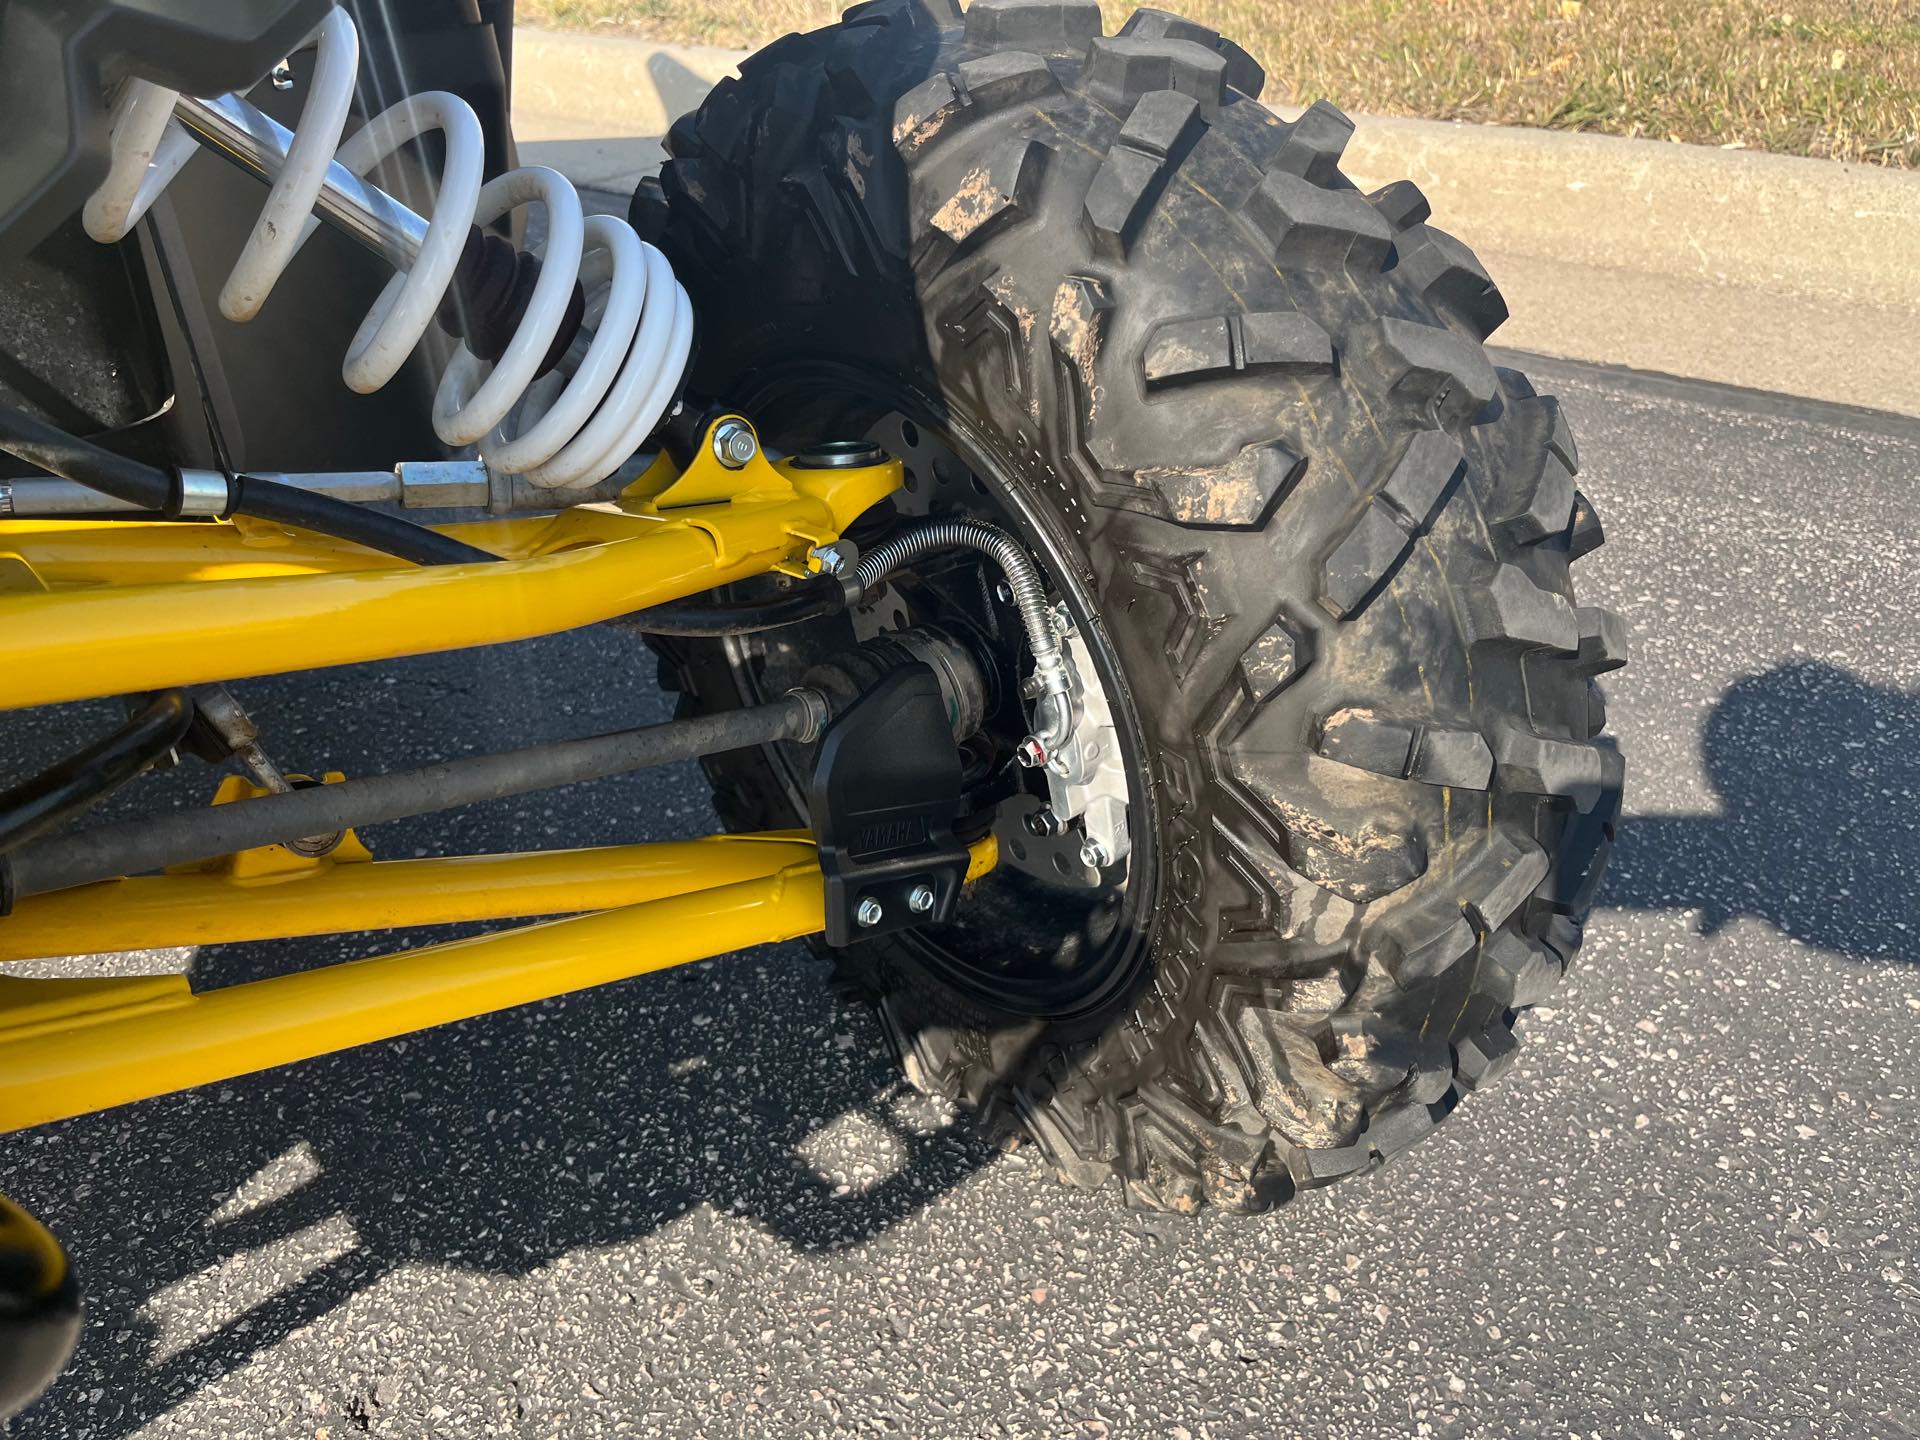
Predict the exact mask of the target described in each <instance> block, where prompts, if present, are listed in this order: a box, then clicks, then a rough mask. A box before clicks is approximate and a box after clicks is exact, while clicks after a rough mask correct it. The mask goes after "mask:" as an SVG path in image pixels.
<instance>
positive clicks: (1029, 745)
mask: <svg viewBox="0 0 1920 1440" xmlns="http://www.w3.org/2000/svg"><path fill="white" fill-rule="evenodd" d="M1013 758H1014V759H1016V760H1018V761H1019V762H1020V763H1021V764H1022V765H1024V766H1025V767H1026V768H1027V769H1029V770H1038V769H1039V768H1040V767H1041V766H1042V765H1044V764H1046V763H1047V747H1046V746H1044V745H1042V744H1041V743H1040V742H1039V741H1038V740H1036V739H1035V738H1034V737H1033V736H1031V735H1029V736H1027V738H1026V739H1024V740H1022V741H1021V742H1020V743H1019V744H1018V745H1016V746H1014V747H1013Z"/></svg>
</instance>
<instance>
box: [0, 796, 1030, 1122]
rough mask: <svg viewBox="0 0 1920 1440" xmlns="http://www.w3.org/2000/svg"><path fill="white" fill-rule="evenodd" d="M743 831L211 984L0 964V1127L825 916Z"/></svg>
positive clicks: (255, 1067) (985, 845)
mask: <svg viewBox="0 0 1920 1440" xmlns="http://www.w3.org/2000/svg"><path fill="white" fill-rule="evenodd" d="M720 843H726V842H720ZM741 843H742V848H743V849H746V848H748V847H749V846H750V847H751V851H752V854H753V856H754V857H755V858H756V859H757V860H758V861H759V864H760V867H761V873H759V874H757V875H754V876H752V877H750V878H744V879H738V880H734V881H732V882H730V883H728V884H722V885H714V886H711V887H709V888H705V889H700V890H694V891H691V892H689V893H685V894H678V895H666V896H663V897H662V898H660V899H656V900H649V901H645V902H643V903H641V904H637V905H628V906H625V907H623V908H621V909H618V910H608V911H603V912H601V913H599V914H594V915H583V916H579V917H577V918H575V919H571V920H554V921H549V922H547V923H545V924H540V925H529V926H526V927H524V928H521V929H518V930H509V931H505V932H503V933H498V934H493V935H480V936H475V937H473V938H472V939H468V940H455V941H452V942H450V943H447V944H444V945H433V946H426V947H423V948H421V949H418V950H405V951H400V952H398V953H396V954H391V955H382V956H377V957H375V958H373V959H370V960H355V961H349V962H346V963H343V964H337V965H328V966H323V967H321V968H319V969H315V970H305V971H300V972H298V973H296V974H292V975H282V976H276V977H275V978H273V979H269V980H254V981H249V982H247V983H245V984H241V985H230V986H226V987H223V988H221V989H217V990H210V991H207V992H205V993H204V994H195V993H194V992H193V990H192V987H191V986H190V985H189V984H188V981H187V978H186V977H185V976H183V975H154V976H143V977H138V978H134V979H109V980H27V979H20V978H17V977H12V976H0V1132H4V1131H8V1130H19V1129H24V1128H26V1127H28V1126H32V1125H42V1124H46V1123H48V1122H50V1121H54V1120H64V1119H68V1118H71V1117H72V1116H75V1115H85V1114H90V1113H92V1112H93V1111H96V1110H105V1109H110V1108H112V1107H113V1106H116V1105H124V1104H129V1103H131V1102H132V1101H135V1100H142V1099H146V1098H148V1097H150V1096H154V1095H164V1094H169V1093H171V1092H173V1091H176V1090H186V1089H190V1088H192V1087H193V1086H196V1085H205V1084H209V1083H211V1082H212V1081H215V1080H225V1079H231V1078H232V1077H234V1076H237V1075H249V1074H253V1073H255V1072H257V1071H261V1070H270V1069H274V1068H276V1067H278V1066H281V1065H289V1064H292V1063H294V1062H296V1061H299V1060H308V1059H312V1058H314V1057H315V1056H319V1055H328V1054H332V1053H334V1052H335V1051H339V1050H347V1049H351V1048H353V1047H354V1046H357V1045H366V1044H370V1043H372V1042H374V1041H376V1040H389V1039H392V1038H394V1037H395V1036H399V1035H408V1034H411V1033H413V1032H414V1031H416V1030H425V1029H429V1028H431V1027H433V1026H435V1025H445V1024H449V1023H451V1022H452V1021H455V1020H466V1019H470V1018H472V1017H474V1016H476V1015H485V1014H490V1013H492V1012H494V1011H497V1010H507V1009H511V1008H513V1007H514V1006H516V1005H525V1004H528V1003H529V1002H531V1001H534V1000H544V999H547V998H549V997H551V996H554V995H562V994H566V993H568V992H570V991H574V990H584V989H588V988H590V987H592V986H595V985H605V984H607V983H609V982H611V981H614V980H624V979H627V978H629V977H632V976H635V975H645V974H649V973H651V972H653V971H656V970H664V969H667V968H669V967H671V966H674V965H684V964H687V963H689V962H691V961H694V960H704V959H707V958H709V957H711V956H714V955H722V954H726V953H727V952H729V951H733V950H739V949H743V948H745V947H747V946H749V945H764V944H770V943H773V942H775V941H779V940H792V939H797V938H798V937H800V936H802V935H811V934H813V933H815V932H816V931H818V930H819V929H821V927H822V926H823V925H824V924H825V911H824V904H825V902H824V899H823V894H822V885H821V880H820V867H819V863H818V860H817V859H816V858H815V857H814V856H813V855H812V854H810V853H803V852H802V851H801V847H800V844H799V843H798V841H797V839H796V838H795V837H793V836H791V835H788V834H784V833H777V834H775V835H771V836H758V837H750V838H749V839H748V840H746V841H744V842H741ZM795 856H801V858H797V859H796V858H792V857H795ZM997 858H998V851H997V848H996V846H995V844H994V841H993V838H992V837H991V836H988V837H987V838H985V839H984V840H981V841H979V842H977V843H976V844H975V845H974V846H973V849H972V852H971V857H970V862H969V865H968V869H967V878H968V880H970V881H971V880H973V879H976V878H978V877H979V876H980V875H983V874H985V873H986V872H987V871H988V870H990V869H991V868H992V867H993V865H994V863H995V861H996V859H997ZM741 863H742V864H743V865H744V864H745V863H746V862H745V861H744V860H743V861H742V862H741ZM341 868H343V869H350V868H372V867H370V866H363V867H341Z"/></svg>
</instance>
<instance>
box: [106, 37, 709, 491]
mask: <svg viewBox="0 0 1920 1440" xmlns="http://www.w3.org/2000/svg"><path fill="white" fill-rule="evenodd" d="M306 45H313V46H315V47H317V50H318V54H317V56H316V60H315V64H314V72H313V82H312V88H311V93H310V94H309V96H308V98H307V102H306V104H305V105H304V106H303V107H302V108H301V111H300V124H299V126H298V127H297V130H296V132H295V135H294V141H293V145H292V147H291V148H290V150H289V151H288V154H287V161H286V164H285V166H284V167H283V168H282V169H281V171H280V174H279V175H278V176H277V177H276V178H275V180H274V182H273V185H272V188H271V190H270V191H269V193H268V195H267V203H266V206H265V207H264V208H263V209H262V210H261V212H260V216H259V219H258V220H256V221H255V222H254V227H253V234H252V235H251V236H250V237H249V238H248V240H247V243H246V245H245V247H244V248H243V249H242V250H241V253H240V258H239V260H237V261H236V262H235V263H234V267H233V271H232V273H231V274H230V275H229V276H228V277H227V282H226V284H225V286H224V287H223V288H222V289H221V292H220V312H221V314H223V315H225V316H226V317H227V318H228V319H229V320H234V321H244V320H251V319H252V318H253V317H254V316H255V315H256V314H258V313H259V310H260V306H261V305H262V304H263V303H264V302H265V300H266V298H267V295H268V292H269V291H271V290H272V288H273V284H274V282H275V281H276V280H278V279H279V278H280V275H281V272H283V271H284V270H285V269H286V268H287V266H288V264H289V263H291V261H292V260H293V257H294V256H295V255H296V254H298V253H299V250H300V247H301V246H302V245H304V244H305V243H306V241H307V237H308V236H309V235H311V234H312V233H313V231H314V230H315V229H317V228H318V226H319V221H318V220H317V219H315V218H314V216H313V214H312V211H313V205H314V201H315V200H316V199H317V198H318V197H319V194H320V190H321V186H322V184H323V182H324V180H325V178H326V172H327V167H328V164H329V163H330V162H332V161H335V160H338V161H339V162H340V164H341V165H343V166H345V167H346V168H347V169H348V170H351V171H352V172H353V173H354V174H355V175H358V176H362V177H364V176H365V175H366V174H367V173H368V172H369V171H370V170H372V169H373V167H374V166H375V165H377V164H379V163H380V162H381V161H382V160H385V159H386V158H387V157H388V156H390V155H392V154H393V153H394V152H395V151H397V150H398V149H399V148H400V147H401V146H402V145H404V144H406V143H407V142H408V141H411V140H414V139H417V138H419V137H420V136H422V135H424V134H427V133H428V132H430V131H435V130H437V131H439V132H440V133H441V134H442V135H444V136H445V137H446V163H445V166H444V168H443V169H442V171H441V174H440V178H439V185H438V193H437V194H436V196H435V199H434V204H433V213H432V215H431V216H429V217H428V230H427V238H426V241H425V243H424V244H423V245H422V246H421V249H420V254H419V256H418V258H417V259H416V260H415V262H414V264H413V266H412V268H411V269H409V270H405V271H402V272H400V273H399V274H396V275H395V276H394V277H393V279H392V280H391V281H389V282H388V284H387V286H386V288H385V289H384V290H383V291H381V293H380V296H379V298H378V299H377V300H375V301H374V304H373V308H372V309H371V310H369V311H368V312H367V316H366V319H365V320H363V321H362V322H361V324H360V329H359V332H358V333H357V334H356V335H355V336H354V338H353V343H352V345H351V346H350V347H349V348H348V350H347V358H346V362H345V364H344V365H343V366H342V367H341V375H342V378H344V379H345V381H346V383H347V385H348V386H349V387H351V388H352V389H354V390H356V391H359V392H360V393H361V394H368V393H370V392H372V391H374V390H377V389H379V388H380V387H381V386H382V385H384V384H386V382H387V381H388V380H390V379H392V378H393V376H394V374H395V373H396V372H397V371H398V370H399V369H400V367H401V365H402V364H403V363H404V362H405V360H406V358H407V356H408V355H410V354H411V353H412V352H413V349H414V346H415V345H417V344H418V343H419V341H420V338H421V336H423V335H424V334H425V333H426V331H427V328H428V327H429V326H430V325H431V324H432V323H433V319H434V315H435V313H436V312H437V310H438V308H439V305H440V301H441V298H442V297H443V296H444V295H445V294H446V290H447V286H448V285H449V284H450V283H451V281H452V279H453V272H454V266H455V264H456V263H457V262H458V261H459V258H460V252H461V249H462V248H463V247H464V245H465V244H466V239H467V234H468V230H469V228H470V227H471V226H473V225H488V224H491V223H492V222H493V221H495V220H497V219H499V218H500V217H501V216H502V215H504V214H506V213H507V212H508V211H510V210H513V209H516V208H518V207H519V206H522V205H526V204H529V203H532V202H536V201H537V202H538V203H539V204H540V205H541V206H542V207H543V208H544V210H545V213H546V223H547V235H546V241H545V244H544V245H543V246H542V247H541V250H540V257H541V266H540V277H539V280H538V281H537V282H536V283H535V285H534V288H533V295H532V298H531V300H530V302H529V303H528V305H527V310H526V314H525V315H524V316H522V318H521V320H520V323H519V326H518V327H517V329H516V330H515V332H514V336H513V339H512V340H511V341H510V342H509V343H508V345H507V347H506V350H505V352H504V353H503V354H502V355H501V356H500V358H499V360H498V361H496V362H495V363H494V364H492V365H491V366H489V365H488V364H487V362H486V361H484V360H481V359H479V358H478V357H477V356H475V355H474V353H473V352H472V351H471V350H470V349H468V348H467V347H466V346H464V345H463V346H461V348H460V350H459V352H458V353H457V354H456V355H455V356H454V358H453V361H452V363H451V364H449V365H448V366H447V369H446V373H445V374H443V375H442V376H441V377H440V387H439V389H438V391H437V392H436V393H435V395H434V401H433V428H434V431H435V433H436V434H438V435H439V437H440V438H441V439H442V440H444V441H445V442H446V443H447V444H449V445H454V446H467V445H476V444H477V445H479V447H480V454H481V457H482V458H483V459H484V460H485V461H486V462H487V465H488V466H489V467H490V468H491V469H493V470H495V471H499V472H502V473H505V474H513V475H524V476H525V477H526V478H527V479H528V480H529V481H531V482H532V483H533V484H536V485H541V486H547V487H551V488H556V489H565V488H571V487H581V486H587V485H591V484H593V483H595V482H596V481H599V480H603V479H605V478H606V477H607V476H609V475H611V474H612V473H613V472H614V471H615V470H617V469H618V468H619V467H620V465H621V463H622V462H623V461H624V460H626V458H627V457H628V456H629V455H631V454H632V453H633V452H634V451H635V450H637V449H638V448H639V446H640V444H641V442H642V441H644V440H645V439H646V437H647V435H648V434H649V433H650V432H651V431H652V429H653V427H654V425H655V424H656V423H658V421H659V419H660V417H661V415H662V414H663V413H664V412H665V410H666V408H667V405H668V404H669V403H670V402H671V401H672V398H673V394H674V391H675V389H676V387H677V386H678V385H679V382H680V377H681V375H682V373H683V372H684V371H685V369H686V365H687V357H688V354H689V352H690V350H691V349H692V345H693V307H692V304H691V302H690V301H689V300H688V299H687V292H686V290H685V289H684V288H683V287H682V286H681V285H680V283H679V282H678V281H677V280H676V279H675V278H674V275H673V267H672V266H671V265H670V264H669V263H668V262H667V258H666V256H664V255H662V254H661V253H660V252H659V251H658V250H656V249H655V248H654V247H653V246H651V245H649V244H647V243H646V242H645V241H644V240H642V239H641V238H640V237H639V236H638V235H636V234H634V232H633V229H632V227H631V226H629V225H628V224H627V223H626V222H625V221H624V220H620V219H616V218H615V217H613V216H610V215H593V216H583V215H582V212H581V209H580V197H579V195H578V194H577V193H576V192H575V190H574V188H573V186H572V185H571V184H569V183H568V181H567V179H566V177H565V176H563V175H561V174H559V173H558V172H557V171H554V170H549V169H547V168H546V167H544V166H539V165H532V166H527V167H525V168H523V169H519V170H513V171H509V172H508V173H507V174H505V175H501V176H499V177H497V178H496V179H494V180H491V181H488V182H487V183H486V184H485V185H484V186H483V185H482V184H481V183H480V176H481V168H482V162H483V157H484V152H485V136H484V134H483V132H482V130H481V127H480V118H479V116H477V115H475V114H474V112H473V109H472V107H471V106H469V105H468V104H467V103H466V102H465V101H464V100H462V99H460V97H459V96H457V95H451V94H448V93H446V92H445V91H428V92H426V93H423V94H420V95H413V96H409V97H408V98H407V99H405V100H402V101H401V102H400V103H399V104H397V105H395V106H393V107H392V108H391V109H388V110H385V111H383V112H382V113H381V114H379V115H377V116H375V117H374V118H373V119H372V120H370V121H368V122H367V124H366V125H365V126H363V127H362V128H361V129H360V130H359V131H357V132H356V133H355V134H354V135H353V136H352V137H351V138H350V139H349V140H348V141H347V142H346V143H345V144H344V145H343V144H341V143H340V135H341V132H342V130H343V129H344V128H345V126H346V121H347V114H348V110H349V108H350V106H351V104H352V101H353V90H354V76H355V73H356V72H357V70H358V68H359V63H360V38H359V36H358V34H356V33H355V31H354V28H353V22H352V21H351V20H350V19H348V18H347V15H346V13H345V12H344V11H342V10H338V9H335V10H333V11H330V12H329V13H328V15H327V18H326V19H325V20H323V21H322V22H321V23H320V25H319V26H318V27H317V28H316V29H315V30H314V32H313V34H312V35H310V36H309V37H308V38H307V40H306V42H304V43H303V45H302V47H301V48H303V49H304V48H305V47H306ZM177 98H178V95H177V92H175V91H171V90H166V89H163V88H161V87H160V86H157V85H153V84H151V83H149V82H147V81H144V80H132V81H129V82H128V83H127V85H126V87H125V88H124V89H123V90H122V92H121V94H120V97H119V99H118V101H117V102H116V104H115V107H114V116H113V141H112V157H111V164H110V167H109V169H108V173H107V178H106V179H105V180H104V181H103V182H102V183H101V185H100V188H99V189H98V190H97V191H95V192H94V194H93V195H92V196H91V197H90V198H89V199H88V201H87V204H86V209H85V212H84V215H83V218H84V221H85V224H86V227H87V233H88V234H90V235H91V236H93V238H94V239H96V240H102V241H108V242H111V241H115V240H119V239H120V238H122V237H123V236H125V235H126V234H127V232H128V231H130V230H131V229H132V228H133V227H134V225H136V224H137V223H138V222H139V220H140V217H141V216H142V215H144V214H145V213H146V212H147V208H148V207H149V206H150V205H152V204H153V202H154V201H155V200H156V199H157V198H158V197H159V195H160V193H161V191H163V190H165V189H166V187H167V185H168V183H169V182H170V181H171V180H172V179H173V177H174V176H175V175H177V174H178V173H179V171H180V167H181V166H183V165H184V164H186V162H187V159H188V157H189V156H191V155H192V154H193V153H194V151H195V150H196V149H197V148H198V145H197V142H196V141H195V140H194V138H193V137H192V135H190V134H189V133H188V132H187V130H186V129H185V128H184V127H183V126H182V125H181V124H180V123H179V121H177V120H175V119H174V118H173V107H174V101H175V100H176V99H177ZM576 280H578V281H579V283H580V285H581V286H582V288H583V290H584V291H585V294H586V300H587V310H586V326H587V328H588V329H590V330H591V331H592V333H593V340H592V343H591V345H590V346H589V347H588V348H587V350H586V353H585V354H584V355H583V356H581V357H580V358H579V361H578V364H577V365H576V366H575V367H574V368H573V373H572V376H571V378H570V379H567V380H566V381H565V383H564V385H559V384H558V381H557V378H556V379H554V380H550V381H548V382H547V383H543V384H542V385H541V386H540V389H539V390H538V391H536V392H535V393H534V394H532V395H529V391H530V390H532V389H533V387H534V385H535V379H536V376H537V373H538V371H539V368H540V364H541V362H542V361H543V360H544V359H545V358H546V355H547V352H548V350H549V349H550V348H551V346H552V344H553V341H554V337H555V336H556V335H557V334H558V333H559V330H560V326H561V324H562V322H563V320H564V318H565V315H566V310H567V305H568V302H569V301H570V300H571V298H572V294H573V286H574V282H575V281H576ZM556 388H557V389H558V393H557V394H555V393H553V391H554V390H555V389H556ZM523 399H526V400H527V402H528V403H527V404H526V405H525V406H524V407H522V413H521V414H520V415H519V416H518V417H517V420H516V433H513V434H509V433H508V432H507V425H508V420H509V417H510V416H511V415H512V414H513V412H514V409H515V407H516V406H517V405H519V404H520V402H521V401H522V400H523ZM527 412H536V413H533V414H529V413H527Z"/></svg>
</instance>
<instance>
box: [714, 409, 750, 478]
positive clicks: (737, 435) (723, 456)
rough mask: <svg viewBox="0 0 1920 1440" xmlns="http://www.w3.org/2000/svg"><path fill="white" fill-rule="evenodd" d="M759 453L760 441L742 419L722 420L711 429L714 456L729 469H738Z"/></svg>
mask: <svg viewBox="0 0 1920 1440" xmlns="http://www.w3.org/2000/svg"><path fill="white" fill-rule="evenodd" d="M759 453H760V442H759V441H758V440H757V439H755V438H754V434H753V429H752V427H751V426H749V425H747V424H746V423H745V422H744V421H740V420H723V421H721V422H720V423H719V424H718V425H717V426H715V427H714V431H713V454H714V458H715V459H716V460H718V461H719V462H720V463H721V464H722V465H724V466H726V467H727V469H729V470H738V469H740V468H741V467H742V466H744V465H745V464H746V463H747V462H748V461H749V460H751V459H753V457H754V456H755V455H758V454H759Z"/></svg>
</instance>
